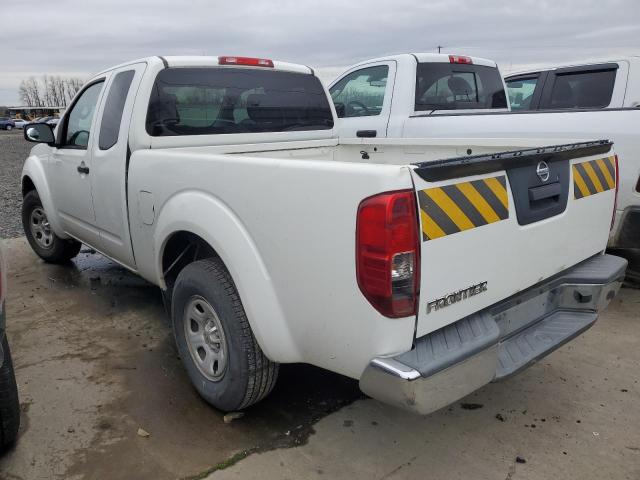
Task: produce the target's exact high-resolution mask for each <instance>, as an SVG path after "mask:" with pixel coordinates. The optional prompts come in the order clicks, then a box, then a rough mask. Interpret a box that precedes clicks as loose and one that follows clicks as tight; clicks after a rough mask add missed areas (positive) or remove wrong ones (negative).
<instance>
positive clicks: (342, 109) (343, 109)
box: [334, 102, 347, 118]
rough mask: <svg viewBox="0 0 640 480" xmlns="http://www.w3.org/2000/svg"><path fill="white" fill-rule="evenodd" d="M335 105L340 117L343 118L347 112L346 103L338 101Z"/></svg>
mask: <svg viewBox="0 0 640 480" xmlns="http://www.w3.org/2000/svg"><path fill="white" fill-rule="evenodd" d="M334 106H335V107H336V114H337V115H338V118H343V117H344V116H345V115H346V113H347V109H346V107H345V106H344V103H340V102H337V103H335V104H334Z"/></svg>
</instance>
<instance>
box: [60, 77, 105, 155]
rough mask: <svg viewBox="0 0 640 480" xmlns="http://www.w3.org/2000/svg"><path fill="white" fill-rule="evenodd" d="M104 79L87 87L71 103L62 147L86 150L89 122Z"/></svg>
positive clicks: (89, 131)
mask: <svg viewBox="0 0 640 480" xmlns="http://www.w3.org/2000/svg"><path fill="white" fill-rule="evenodd" d="M103 86H104V81H100V82H97V83H94V84H93V85H91V86H90V87H88V88H87V89H86V90H85V91H84V92H83V93H82V95H81V96H80V98H78V101H77V102H76V103H75V104H74V105H73V108H72V109H71V111H70V112H69V115H68V117H67V122H66V127H65V132H64V142H63V143H64V145H63V148H76V149H80V150H86V149H87V146H88V145H89V137H90V135H91V122H92V121H93V115H94V113H95V111H96V107H97V105H98V98H100V92H101V91H102V87H103Z"/></svg>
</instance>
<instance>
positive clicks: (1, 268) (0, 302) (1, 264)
mask: <svg viewBox="0 0 640 480" xmlns="http://www.w3.org/2000/svg"><path fill="white" fill-rule="evenodd" d="M6 293H7V264H6V263H5V261H4V258H3V257H2V252H1V251H0V312H2V309H3V308H4V297H5V295H6Z"/></svg>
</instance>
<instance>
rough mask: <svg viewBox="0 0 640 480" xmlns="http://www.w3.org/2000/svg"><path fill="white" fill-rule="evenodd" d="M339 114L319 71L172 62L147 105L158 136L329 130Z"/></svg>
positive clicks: (151, 129)
mask: <svg viewBox="0 0 640 480" xmlns="http://www.w3.org/2000/svg"><path fill="white" fill-rule="evenodd" d="M331 128H333V115H332V113H331V108H330V107H329V101H328V99H327V95H326V93H325V90H324V88H323V87H322V84H321V83H320V81H319V80H318V78H316V77H315V76H313V75H310V74H304V73H292V72H282V71H277V70H259V69H248V68H226V67H225V68H220V67H215V68H211V67H209V68H205V67H201V68H168V69H165V70H162V71H161V72H160V73H159V74H158V76H157V78H156V81H155V84H154V88H153V93H152V95H151V98H150V101H149V108H148V111H147V132H148V133H149V135H152V136H175V135H214V134H229V133H260V132H284V131H294V130H327V129H331Z"/></svg>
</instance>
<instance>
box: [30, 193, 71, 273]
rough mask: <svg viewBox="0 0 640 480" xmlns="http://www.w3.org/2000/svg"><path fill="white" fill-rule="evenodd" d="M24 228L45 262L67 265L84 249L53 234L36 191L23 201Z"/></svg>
mask: <svg viewBox="0 0 640 480" xmlns="http://www.w3.org/2000/svg"><path fill="white" fill-rule="evenodd" d="M22 228H24V233H25V235H26V237H27V240H28V241H29V245H31V248H32V249H33V251H34V252H36V254H37V255H38V256H39V257H40V258H42V259H43V260H44V261H45V262H48V263H67V262H68V261H69V260H71V259H72V258H74V257H75V256H76V255H78V253H79V252H80V248H82V244H81V243H80V242H78V241H76V240H72V239H69V240H67V239H64V238H60V237H58V236H57V235H56V234H55V233H54V232H53V230H52V229H51V226H50V225H49V221H48V219H47V214H46V213H45V211H44V207H43V206H42V202H41V201H40V196H39V195H38V192H36V191H35V190H31V191H30V192H29V193H27V194H26V195H25V196H24V198H23V200H22Z"/></svg>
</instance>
